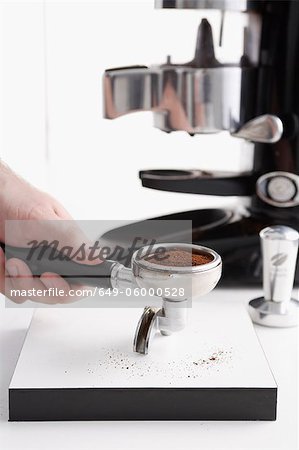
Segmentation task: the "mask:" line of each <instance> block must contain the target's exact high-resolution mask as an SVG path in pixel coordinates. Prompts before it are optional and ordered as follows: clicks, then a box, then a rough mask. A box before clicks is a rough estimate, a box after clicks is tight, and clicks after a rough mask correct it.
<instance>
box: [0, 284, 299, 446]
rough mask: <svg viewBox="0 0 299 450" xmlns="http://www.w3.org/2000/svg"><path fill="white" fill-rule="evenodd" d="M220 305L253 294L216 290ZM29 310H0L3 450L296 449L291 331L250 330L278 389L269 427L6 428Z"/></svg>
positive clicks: (294, 344)
mask: <svg viewBox="0 0 299 450" xmlns="http://www.w3.org/2000/svg"><path fill="white" fill-rule="evenodd" d="M213 294H215V295H221V297H222V299H223V301H224V302H225V301H226V299H227V300H230V301H231V300H233V301H236V302H245V303H246V302H248V301H249V300H250V299H251V298H254V297H257V296H258V295H260V291H259V292H257V291H254V290H234V291H231V290H220V289H218V290H216V291H215V292H214V293H213ZM31 315H32V310H30V309H22V308H13V309H10V308H6V309H5V308H4V300H3V298H2V299H1V309H0V355H1V366H0V442H1V447H2V448H3V449H5V450H15V449H17V450H19V449H20V450H21V449H22V450H23V449H27V448H28V449H29V448H30V449H31V450H35V449H36V450H37V449H38V450H40V449H41V448H42V449H43V450H48V449H49V450H50V449H51V450H52V449H53V448H55V449H57V450H68V449H72V450H79V449H80V450H93V449H98V448H104V449H105V450H106V449H107V450H109V449H117V450H118V449H120V448H121V449H124V450H125V449H130V450H133V449H137V448H138V450H139V449H140V448H142V450H146V449H152V448H153V447H154V448H158V449H160V448H161V449H162V448H163V449H180V450H181V449H182V448H186V449H198V448H203V449H205V450H209V449H211V450H212V449H213V450H226V449H230V450H233V449H238V450H240V449H242V450H249V449H250V450H254V449H258V450H264V449H267V450H268V449H269V450H270V449H271V450H279V449H281V450H282V449H283V450H295V449H297V442H296V438H297V416H296V406H297V390H296V382H297V378H298V376H297V345H298V340H297V338H298V334H297V329H295V328H291V329H272V328H263V327H260V326H256V331H257V334H258V337H259V339H260V342H261V344H262V346H263V349H264V351H265V354H266V357H267V359H268V361H269V364H270V367H271V369H272V371H273V374H274V377H275V380H276V382H277V384H278V418H277V421H275V422H41V423H38V422H28V423H26V422H8V421H7V418H8V402H7V393H8V385H9V382H10V379H11V376H12V374H13V370H14V367H15V364H16V360H17V357H18V354H19V352H20V349H21V346H22V342H23V340H24V337H25V333H26V330H27V328H28V325H29V322H30V319H31Z"/></svg>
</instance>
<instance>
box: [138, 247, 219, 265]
mask: <svg viewBox="0 0 299 450" xmlns="http://www.w3.org/2000/svg"><path fill="white" fill-rule="evenodd" d="M145 260H146V261H150V262H151V263H153V264H159V265H160V266H173V267H188V266H190V265H191V266H201V265H202V264H207V263H209V262H211V261H212V260H213V257H212V256H211V255H208V254H203V253H192V254H191V253H190V252H188V251H186V250H168V251H167V252H165V253H163V255H161V254H159V255H156V254H154V255H150V256H148V257H147V258H145ZM190 263H191V264H190Z"/></svg>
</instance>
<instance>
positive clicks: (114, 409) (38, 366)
mask: <svg viewBox="0 0 299 450" xmlns="http://www.w3.org/2000/svg"><path fill="white" fill-rule="evenodd" d="M222 296H223V292H222V291H221V290H218V291H215V292H214V293H211V294H210V295H209V299H208V300H205V299H204V300H201V301H199V302H197V303H196V304H195V302H194V304H193V307H192V309H190V313H189V326H188V327H186V329H185V330H183V331H182V332H179V333H176V334H174V335H172V336H168V337H166V336H161V335H158V336H156V337H155V339H154V340H153V342H152V343H151V349H150V353H149V354H148V355H147V356H144V355H140V354H136V353H133V352H132V343H133V334H134V330H135V327H136V323H137V320H138V318H139V316H140V312H141V311H140V309H139V308H137V309H133V308H127V309H116V308H114V309H113V308H111V309H101V308H99V309H96V310H95V309H87V308H86V309H85V308H84V309H81V308H72V309H67V308H65V309H58V308H55V309H52V308H51V309H39V310H37V312H36V313H35V316H34V318H33V320H32V323H31V326H30V329H29V332H28V334H27V337H26V340H25V343H24V346H23V349H22V352H21V355H20V358H19V361H18V363H17V367H16V370H15V373H14V376H13V378H12V381H11V385H10V388H9V399H10V407H9V409H10V412H9V416H10V420H12V421H40V420H275V418H276V396H277V386H276V383H275V380H274V378H273V375H272V373H271V370H270V368H269V366H268V362H267V360H266V358H265V355H264V353H263V350H262V348H261V347H260V344H259V341H258V339H257V337H256V334H255V331H254V328H253V326H252V323H251V321H250V318H249V316H248V313H247V311H246V310H245V309H244V307H243V305H242V304H239V303H236V302H228V301H226V300H225V299H223V298H221V297H222ZM149 301H150V299H149Z"/></svg>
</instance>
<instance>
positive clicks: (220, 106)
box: [104, 0, 299, 285]
mask: <svg viewBox="0 0 299 450" xmlns="http://www.w3.org/2000/svg"><path fill="white" fill-rule="evenodd" d="M156 7H157V8H177V9H218V10H219V11H220V12H221V28H220V33H219V34H220V36H219V40H218V39H217V42H216V40H215V37H214V36H213V29H212V27H211V25H210V23H209V22H208V20H207V19H203V20H202V21H201V23H200V25H199V28H198V34H197V39H196V49H195V54H194V58H193V59H192V60H191V61H189V62H186V63H183V64H177V63H174V62H172V60H171V57H170V56H167V58H166V61H165V63H163V64H160V65H153V66H150V67H147V66H142V65H136V66H133V67H124V68H116V69H109V70H106V72H105V74H104V115H105V117H106V118H108V119H115V118H117V117H119V116H122V115H124V114H127V113H130V112H133V111H134V112H136V111H152V112H153V115H154V124H155V126H156V127H158V128H160V129H161V130H163V131H166V132H173V131H176V130H184V131H186V132H187V133H189V134H190V135H197V134H201V133H215V132H219V131H224V130H225V131H228V132H229V133H230V134H231V135H232V136H236V137H239V138H244V139H246V140H248V141H251V142H253V143H254V159H253V166H252V170H251V171H250V172H246V173H226V172H203V171H201V170H190V171H188V170H183V171H182V170H172V169H171V170H168V169H161V170H146V171H141V172H140V178H141V181H142V184H143V186H145V187H148V188H152V189H158V190H164V191H172V192H184V193H193V194H205V195H220V196H228V195H230V196H231V195H233V196H240V197H244V196H247V197H250V206H249V207H248V208H247V211H246V212H245V213H244V214H243V215H242V214H240V213H239V212H237V211H230V210H222V209H205V210H197V211H185V212H181V213H176V214H171V215H167V216H163V217H161V219H168V220H169V219H173V220H175V219H178V220H182V219H188V220H192V221H193V242H194V243H195V244H197V243H199V244H201V245H206V246H208V247H211V248H214V249H215V250H216V251H217V252H219V253H220V254H221V255H222V258H223V262H224V265H223V267H224V272H223V281H222V283H223V284H227V285H238V284H244V283H246V284H256V283H260V282H261V279H262V267H261V257H260V246H259V232H260V231H261V229H263V228H264V227H265V226H271V225H275V224H281V225H286V226H291V227H293V228H295V229H297V230H299V173H298V158H299V142H298V132H299V118H298V114H299V85H298V82H297V80H298V79H299V63H298V61H299V2H298V1H296V0H290V1H289V0H286V1H279V0H277V1H276V0H275V1H274V0H258V1H246V0H156ZM236 17H238V19H237V22H236ZM232 20H233V21H234V22H232ZM236 24H237V26H236ZM232 26H234V33H235V34H234V39H235V40H236V41H238V42H240V46H239V50H238V51H235V53H234V54H232V51H226V50H228V48H227V47H228V46H229V42H227V40H226V36H228V33H227V30H229V29H231V28H232ZM229 50H230V49H229ZM228 55H229V56H228ZM132 120H133V119H132ZM198 139H200V137H199V138H198ZM157 219H159V218H157ZM125 228H126V231H125V233H123V236H126V238H123V239H122V238H121V236H122V233H121V230H120V229H118V230H117V231H116V230H114V231H111V232H109V233H107V234H106V235H105V240H109V241H111V242H119V241H122V245H124V244H125V242H124V241H125V239H128V235H129V234H128V227H125ZM166 240H167V236H164V241H166ZM128 247H129V245H128ZM296 281H297V282H298V281H299V273H298V271H297V275H296Z"/></svg>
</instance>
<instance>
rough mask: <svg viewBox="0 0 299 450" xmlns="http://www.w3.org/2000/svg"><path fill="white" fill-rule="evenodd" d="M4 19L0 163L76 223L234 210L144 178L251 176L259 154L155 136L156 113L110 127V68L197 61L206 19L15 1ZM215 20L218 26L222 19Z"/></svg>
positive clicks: (133, 4)
mask: <svg viewBox="0 0 299 450" xmlns="http://www.w3.org/2000/svg"><path fill="white" fill-rule="evenodd" d="M3 11H4V81H5V84H4V86H5V98H4V113H5V141H4V147H3V151H2V152H1V154H3V157H4V158H5V159H6V160H7V161H8V162H9V163H10V164H11V165H12V166H13V167H14V168H15V169H16V170H18V171H19V172H21V173H22V174H23V175H24V176H26V177H27V178H29V179H30V180H31V181H32V182H33V183H35V184H37V185H38V186H40V187H42V188H47V189H48V190H49V191H50V192H51V193H52V194H54V195H55V196H56V197H58V198H59V199H60V200H61V201H62V202H63V203H64V204H65V205H66V207H67V208H68V209H69V210H70V211H71V213H72V214H73V215H74V216H75V217H76V218H78V219H88V218H89V219H90V218H96V219H100V218H104V219H113V218H115V219H134V218H141V217H148V216H151V215H157V214H161V213H163V214H164V213H167V212H172V211H179V210H182V209H193V208H198V207H202V206H205V205H209V206H213V205H215V204H219V203H220V204H225V203H227V202H231V200H230V199H229V200H228V199H226V198H221V199H219V198H218V199H213V198H211V197H202V196H197V195H187V194H174V193H166V192H159V191H153V190H148V189H144V188H142V187H141V185H140V182H139V180H138V170H140V169H145V168H202V169H207V170H209V169H214V170H238V169H239V168H240V169H242V170H244V169H247V168H248V160H250V155H251V150H250V149H249V148H248V147H247V146H244V145H243V146H242V148H241V145H240V141H238V140H237V139H233V138H230V137H229V136H226V135H213V136H196V137H194V138H191V137H189V136H188V135H187V134H185V133H182V132H177V133H172V134H170V135H167V134H165V133H162V132H161V131H160V130H157V129H154V128H153V127H152V115H151V114H150V113H143V114H134V115H131V116H126V117H123V118H120V119H118V120H116V121H108V120H104V119H103V118H102V90H101V76H102V74H103V72H104V70H105V68H109V67H115V66H121V65H130V64H136V63H138V64H151V63H160V62H163V61H164V59H165V57H166V55H167V54H171V55H172V56H173V60H174V61H178V62H179V61H181V62H184V61H187V60H188V59H191V57H192V53H193V51H194V43H195V35H196V28H197V26H198V23H199V20H200V17H201V16H202V14H200V12H193V11H167V10H164V11H161V10H160V11H159V10H155V9H154V8H153V1H146V0H139V1H137V0H136V1H125V0H123V1H118V2H116V1H114V0H112V1H111V0H110V1H109V2H108V1H106V2H105V1H97V2H76V3H75V2H45V3H44V4H43V3H42V2H31V3H27V2H19V3H15V2H9V3H8V2H7V3H6V4H5V6H4V7H3ZM209 18H210V20H211V21H212V22H213V24H215V25H217V24H218V25H219V20H220V17H219V16H218V13H217V12H214V13H209ZM47 155H48V158H46V156H47ZM241 155H242V156H243V157H244V156H245V159H244V160H243V157H242V159H241ZM244 161H245V162H244Z"/></svg>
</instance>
